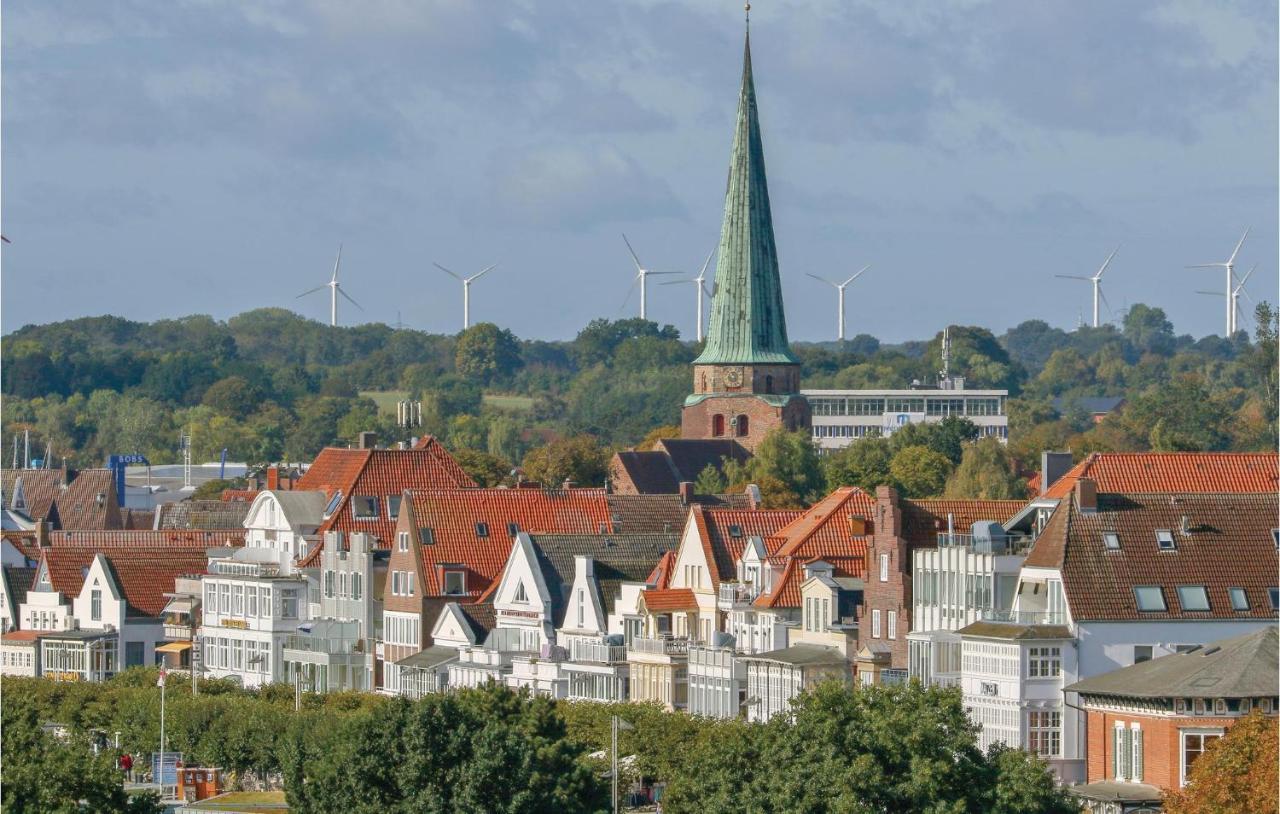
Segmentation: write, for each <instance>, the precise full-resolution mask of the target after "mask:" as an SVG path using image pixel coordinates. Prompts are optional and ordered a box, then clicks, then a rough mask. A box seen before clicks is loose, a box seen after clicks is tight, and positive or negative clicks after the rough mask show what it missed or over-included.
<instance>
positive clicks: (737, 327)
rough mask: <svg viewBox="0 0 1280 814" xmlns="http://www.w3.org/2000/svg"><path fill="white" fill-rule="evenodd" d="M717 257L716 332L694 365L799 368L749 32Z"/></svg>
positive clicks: (713, 313) (713, 312)
mask: <svg viewBox="0 0 1280 814" xmlns="http://www.w3.org/2000/svg"><path fill="white" fill-rule="evenodd" d="M717 254H718V256H717V258H716V279H715V284H716V288H715V297H714V298H713V300H712V303H711V328H710V330H709V331H708V334H707V346H706V348H705V349H704V350H703V351H702V355H701V356H699V357H698V358H697V359H696V360H694V364H695V365H716V364H798V363H799V360H798V359H796V357H795V356H793V355H792V353H791V348H790V347H788V345H787V319H786V315H785V314H784V313H783V308H782V283H781V282H780V280H779V278H778V251H777V248H776V247H775V246H774V243H773V215H772V213H771V212H770V210H769V185H768V183H767V182H766V181H765V175H764V146H763V145H762V144H761V142H760V121H759V114H758V113H757V112H756V88H755V83H754V82H753V81H752V79H751V34H750V32H749V31H748V33H747V39H746V48H745V50H744V54H743V58H742V91H741V92H740V94H739V96H738V120H737V124H736V125H735V128H734V133H733V152H732V154H731V155H730V157H729V183H728V188H727V189H726V190H725V196H724V225H723V226H722V227H721V228H720V249H719V252H718V253H717Z"/></svg>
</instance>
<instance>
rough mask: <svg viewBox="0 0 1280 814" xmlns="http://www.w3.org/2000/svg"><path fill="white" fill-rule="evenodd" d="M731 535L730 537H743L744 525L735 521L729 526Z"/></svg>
mask: <svg viewBox="0 0 1280 814" xmlns="http://www.w3.org/2000/svg"><path fill="white" fill-rule="evenodd" d="M729 536H730V537H741V536H742V526H739V525H738V524H737V523H734V524H733V525H732V526H729Z"/></svg>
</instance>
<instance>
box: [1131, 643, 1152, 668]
mask: <svg viewBox="0 0 1280 814" xmlns="http://www.w3.org/2000/svg"><path fill="white" fill-rule="evenodd" d="M1154 650H1155V648H1153V647H1152V646H1151V645H1149V644H1135V645H1134V646H1133V663H1134V664H1141V663H1142V662H1144V661H1151V658H1152V656H1153V655H1154Z"/></svg>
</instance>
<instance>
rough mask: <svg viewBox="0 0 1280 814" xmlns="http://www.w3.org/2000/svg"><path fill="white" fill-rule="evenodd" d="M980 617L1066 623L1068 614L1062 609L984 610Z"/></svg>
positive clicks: (999, 620) (1019, 623) (992, 619)
mask: <svg viewBox="0 0 1280 814" xmlns="http://www.w3.org/2000/svg"><path fill="white" fill-rule="evenodd" d="M979 614H980V616H979V618H980V619H981V620H982V621H984V622H1008V623H1010V624H1015V625H1065V624H1066V623H1067V615H1066V614H1065V613H1063V612H1062V611H1012V610H983V611H979Z"/></svg>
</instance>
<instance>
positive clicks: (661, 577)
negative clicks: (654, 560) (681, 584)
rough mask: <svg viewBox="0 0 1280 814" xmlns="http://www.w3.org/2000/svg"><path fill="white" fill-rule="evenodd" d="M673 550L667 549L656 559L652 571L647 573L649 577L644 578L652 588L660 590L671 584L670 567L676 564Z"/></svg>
mask: <svg viewBox="0 0 1280 814" xmlns="http://www.w3.org/2000/svg"><path fill="white" fill-rule="evenodd" d="M676 553H677V552H675V551H668V552H667V553H665V554H663V555H662V556H661V557H660V558H659V559H658V564H657V565H655V566H654V567H653V571H652V572H651V573H650V574H649V578H648V579H646V580H645V582H647V583H648V584H650V585H652V586H653V587H654V588H657V589H659V590H661V589H662V588H666V587H668V586H670V585H671V569H672V568H675V565H676Z"/></svg>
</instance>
